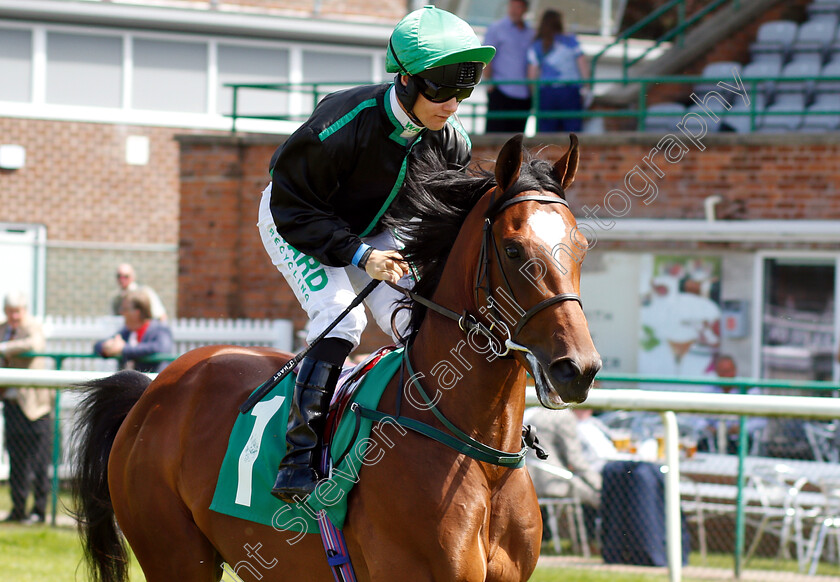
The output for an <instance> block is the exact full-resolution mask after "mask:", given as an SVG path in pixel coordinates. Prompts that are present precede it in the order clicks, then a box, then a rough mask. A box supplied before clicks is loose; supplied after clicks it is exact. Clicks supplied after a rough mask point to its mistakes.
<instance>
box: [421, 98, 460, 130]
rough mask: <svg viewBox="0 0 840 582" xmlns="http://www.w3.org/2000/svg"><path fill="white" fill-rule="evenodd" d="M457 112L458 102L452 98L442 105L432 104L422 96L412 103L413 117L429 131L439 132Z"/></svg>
mask: <svg viewBox="0 0 840 582" xmlns="http://www.w3.org/2000/svg"><path fill="white" fill-rule="evenodd" d="M456 111H458V100H457V99H455V97H453V98H452V99H450V100H449V101H445V102H444V103H434V102H432V101H429V100H428V99H426V98H425V97H424V96H423V95H422V94H420V95H419V96H418V97H417V101H416V102H415V103H414V115H415V116H417V119H419V120H420V122H421V123H422V124H423V125H424V126H425V127H426V128H427V129H430V130H431V131H440V130H441V129H443V127H444V126H445V125H446V120H447V119H449V118H450V117H452V115H453V114H454V113H455V112H456Z"/></svg>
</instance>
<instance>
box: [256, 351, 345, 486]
mask: <svg viewBox="0 0 840 582" xmlns="http://www.w3.org/2000/svg"><path fill="white" fill-rule="evenodd" d="M339 372H341V366H337V365H335V364H331V363H329V362H324V361H321V360H316V359H314V358H311V357H306V358H304V359H303V361H302V362H301V365H300V371H299V373H298V376H297V382H296V383H295V393H294V396H293V397H292V403H291V408H290V410H289V425H288V427H287V428H286V455H285V456H284V457H283V460H282V461H280V469H279V471H278V473H277V481H275V483H274V488H273V489H272V490H271V494H272V495H274V496H275V497H277V498H278V499H281V500H283V501H285V502H287V503H294V502H295V501H300V500H302V499H304V498H305V497H306V496H307V495H309V494H310V493H312V492H313V491H315V486H316V485H317V484H318V480H319V479H320V478H322V477H323V475H321V472H320V471H319V469H318V465H319V463H320V459H321V447H322V445H323V433H324V426H325V424H326V418H327V410H328V408H329V405H330V399H331V398H332V394H333V392H334V391H335V385H336V383H337V382H338V375H339Z"/></svg>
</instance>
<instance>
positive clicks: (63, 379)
mask: <svg viewBox="0 0 840 582" xmlns="http://www.w3.org/2000/svg"><path fill="white" fill-rule="evenodd" d="M86 355H87V354H86ZM107 375H109V373H102V372H67V371H60V370H28V369H9V368H4V369H0V386H37V387H55V388H59V389H62V388H67V387H69V386H73V385H77V384H79V383H81V382H84V381H88V380H91V379H94V378H101V377H104V376H107ZM150 376H152V377H153V376H154V375H150ZM596 380H597V381H599V382H600V383H602V384H603V383H628V382H630V383H637V382H645V383H648V384H650V383H663V384H664V383H667V384H687V385H689V384H693V385H696V384H706V385H709V384H717V385H726V386H738V387H740V388H741V389H742V390H744V389H746V388H747V387H753V386H757V387H760V386H764V387H772V388H789V389H803V390H830V391H835V392H840V385H838V384H832V383H829V382H788V381H782V380H765V379H757V378H717V379H716V378H671V377H649V376H640V375H629V374H599V375H598V377H597V378H596ZM527 401H528V403H529V404H535V403H536V397H535V395H534V394H533V392H529V394H528V396H527ZM579 406H580V407H586V408H594V409H602V410H640V411H653V412H659V413H661V414H662V418H663V425H664V428H665V434H664V438H665V460H664V466H665V467H667V468H668V470H667V475H666V493H665V495H666V499H665V502H666V531H667V540H668V541H667V544H668V557H669V571H670V576H671V580H672V581H678V580H680V577H681V568H682V561H681V555H682V554H681V543H682V542H681V535H680V518H679V514H680V492H679V463H680V457H679V449H678V443H677V439H678V430H677V424H676V423H677V421H676V417H675V415H674V413H675V412H695V413H698V412H699V413H710V414H735V415H739V416H740V418H741V427H740V428H741V432H740V453H739V460H738V463H739V467H738V476H737V485H738V495H737V498H736V526H735V527H736V546H735V574H736V576H739V575H740V572H741V566H742V563H741V556H742V554H743V550H744V505H745V501H744V496H743V489H744V485H745V483H744V481H745V478H744V455H745V450H746V431H745V430H744V425H743V418H744V415H752V416H781V417H801V418H812V419H838V418H840V398H814V397H809V396H769V395H749V394H728V395H723V394H708V393H696V392H674V391H653V390H639V389H623V388H620V389H603V388H599V389H596V390H593V391H592V392H591V393H590V395H589V397H588V399H587V401H586V402H585V403H584V404H581V405H579ZM56 417H58V410H57V411H56ZM57 420H58V418H57ZM58 428H59V426H58V425H57V426H56V429H57V430H58ZM60 443H61V440H60V438H57V439H56V448H58V447H60ZM53 475H54V478H53V492H52V494H53V506H52V508H53V516H52V523H53V525H54V524H55V510H56V503H55V499H56V495H57V491H58V456H55V457H54V464H53Z"/></svg>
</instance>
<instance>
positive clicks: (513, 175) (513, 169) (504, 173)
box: [495, 133, 522, 192]
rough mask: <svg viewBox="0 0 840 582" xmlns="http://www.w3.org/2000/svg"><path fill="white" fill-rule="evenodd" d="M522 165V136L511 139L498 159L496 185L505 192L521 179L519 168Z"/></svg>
mask: <svg viewBox="0 0 840 582" xmlns="http://www.w3.org/2000/svg"><path fill="white" fill-rule="evenodd" d="M521 165H522V134H521V133H518V134H516V135H515V136H513V137H512V138H510V139H509V140H508V141H507V143H506V144H505V145H504V146H503V147H502V151H500V152H499V157H498V158H496V172H495V173H496V185H497V186H498V187H499V189H500V190H501V191H502V192H504V191H505V190H507V189H508V188H510V187H511V186H513V185H514V184H515V183H516V181H517V180H518V179H519V167H520V166H521Z"/></svg>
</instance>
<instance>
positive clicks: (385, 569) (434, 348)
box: [74, 135, 601, 582]
mask: <svg viewBox="0 0 840 582" xmlns="http://www.w3.org/2000/svg"><path fill="white" fill-rule="evenodd" d="M578 160H579V155H578V144H577V138H576V137H575V136H574V135H572V136H571V146H570V147H569V149H568V151H567V152H566V153H565V155H564V156H562V158H561V159H559V160H558V161H557V162H556V163H554V164H552V163H550V162H548V161H545V160H539V159H536V158H535V157H532V156H531V154H530V153H529V152H527V151H526V150H525V149H524V148H523V145H522V136H521V135H520V136H516V137H514V138H512V139H511V140H509V141H508V142H507V143H506V144H505V145H504V147H503V148H502V150H501V151H500V153H499V156H498V158H497V160H496V164H495V170H494V172H491V171H488V170H484V169H482V168H479V169H477V170H472V171H470V172H468V173H465V172H461V171H455V170H450V169H447V168H445V167H442V166H441V164H440V162H436V161H435V160H431V159H427V160H422V159H417V160H416V161H415V160H414V159H413V160H412V163H414V164H415V168H414V170H415V172H414V178H413V179H411V180H409V181H408V182H407V183H406V186H405V187H406V188H407V191H406V192H404V198H405V202H406V205H407V206H406V207H404V209H405V210H406V212H405V214H406V216H410V217H412V218H413V220H410V219H400V218H397V217H392V218H390V219H389V220H390V221H392V223H393V224H394V225H396V226H398V227H399V229H400V230H401V231H402V232H404V233H405V236H404V239H405V244H406V247H405V250H404V254H405V256H406V258H407V259H408V260H409V261H410V263H411V264H413V265H414V266H415V267H416V268H417V270H418V273H419V280H418V283H417V285H416V287H415V293H416V294H417V295H416V297H425V298H426V299H428V300H431V302H432V303H430V304H429V305H431V306H432V308H427V307H423V306H420V305H419V304H418V303H416V302H414V301H412V302H411V308H412V329H413V330H415V332H413V333H412V334H411V337H410V356H409V360H410V362H411V365H412V366H413V369H414V370H417V371H418V372H422V373H423V374H425V379H424V380H423V381H422V383H423V384H424V385H425V390H426V392H427V393H431V394H434V400H435V405H436V407H437V410H436V411H437V412H440V413H442V415H444V416H445V418H447V419H448V420H449V422H451V423H452V424H453V425H455V426H457V427H458V428H460V429H461V430H462V431H463V432H465V433H467V434H468V435H469V436H470V437H472V438H473V439H475V440H476V441H479V442H480V443H482V444H484V445H487V446H489V447H493V448H495V449H498V450H500V451H504V452H510V453H511V454H512V453H513V452H515V451H518V450H520V447H521V445H522V416H523V412H524V409H525V394H526V369H527V370H528V371H530V372H531V373H532V374H533V375H534V377H535V378H536V384H537V392H538V396H539V398H540V402H541V403H542V404H543V405H544V406H547V407H549V408H560V407H562V406H565V405H567V404H569V403H578V402H582V401H583V400H584V399H585V398H586V396H587V393H588V391H589V389H590V386H591V384H592V380H593V378H594V376H595V374H596V373H597V372H598V370H599V368H600V365H601V364H600V357H599V355H598V353H597V351H596V350H595V347H594V345H593V343H592V339H591V336H590V334H589V329H588V326H587V323H586V318H585V317H584V314H583V309H582V305H581V303H580V298H579V293H580V288H579V279H580V260H581V259H582V257H583V252H584V248H585V246H586V244H585V238H584V237H583V235H581V233H580V232H579V231H577V230H576V229H575V226H576V223H575V219H574V217H573V215H572V213H571V212H570V210H569V208H568V205H567V203H566V202H565V199H564V198H565V197H564V190H565V189H566V188H568V187H569V185H570V184H571V183H572V181H573V180H574V178H575V174H576V172H577V167H578ZM417 219H419V220H417ZM575 241H576V244H575V246H572V243H573V242H575ZM563 248H568V249H572V250H573V251H574V252H566V251H564V252H562V253H561V252H559V250H560V249H563ZM513 303H515V304H516V305H515V306H514V305H513ZM434 306H442V307H444V308H446V310H449V312H450V313H451V312H454V313H457V314H463V317H461V318H459V319H460V321H455V320H453V319H451V318H449V317H444V316H442V315H441V314H440V312H435V311H436V310H434V309H433V307H434ZM512 312H515V314H514V315H513V316H511V317H512V319H513V321H511V320H508V323H507V324H506V323H505V319H506V317H505V315H506V314H507V315H509V316H510V315H511V313H512ZM517 317H518V320H517V319H516V318H517ZM465 321H472V323H473V325H472V326H471V327H469V329H470V331H471V332H472V331H474V330H475V329H479V330H484V334H483V335H481V336H480V337H479V336H478V335H475V337H472V338H468V337H467V335H465V333H464V330H465V329H468V328H467V327H466V326H465ZM479 324H480V325H479ZM470 339H472V341H467V340H470ZM290 357H291V355H290V354H287V353H282V352H278V351H276V350H272V349H268V348H251V347H238V346H209V347H203V348H199V349H196V350H193V351H190V352H187V353H186V354H184V355H183V356H181V357H179V358H178V359H177V360H175V361H174V362H173V363H172V364H170V365H169V366H168V367H167V368H166V369H165V370H164V371H163V372H162V373H160V374H159V375H158V376H157V378H156V379H155V380H154V381H152V382H151V384H149V381H148V378H146V377H145V376H142V375H140V374H137V373H133V372H128V371H123V372H120V373H117V374H116V375H113V376H111V377H108V378H105V379H101V380H96V381H94V382H91V383H88V385H87V386H86V387H85V388H86V390H87V392H86V395H85V399H84V401H83V403H82V404H81V410H82V415H81V427H82V429H83V430H82V431H81V432H80V433H79V434H78V435H77V436H78V442H79V451H80V458H79V460H78V463H77V466H78V473H77V474H76V476H75V480H74V482H75V491H76V498H77V502H78V505H77V511H78V512H79V517H80V530H81V534H82V539H83V545H84V549H85V553H86V559H87V561H88V564H89V566H90V569H91V570H92V577H93V579H94V580H96V581H101V582H121V581H122V580H124V579H125V578H126V575H127V548H126V547H125V542H124V541H123V538H122V536H123V535H124V538H125V540H127V542H128V544H129V545H130V547H131V549H132V550H133V552H134V554H135V556H136V557H137V560H138V561H139V563H140V566H141V567H142V569H143V572H144V574H145V576H146V580H148V582H169V581H171V580H177V581H179V582H211V581H215V580H219V578H220V575H221V570H220V566H221V564H222V562H223V561H224V562H227V563H228V564H231V565H234V564H238V563H244V562H247V563H248V564H250V565H251V566H252V568H250V569H248V570H244V569H243V570H239V571H238V574H239V575H240V576H242V578H243V579H244V580H246V582H249V580H250V579H260V578H262V577H267V579H270V580H295V581H298V580H306V581H315V582H318V581H329V580H332V579H333V578H332V573H331V570H330V569H329V567H328V565H327V562H326V559H325V556H324V549H323V547H322V545H321V539H320V537H319V536H318V535H317V532H315V534H306V535H301V536H300V538H301V539H300V541H299V542H298V543H294V544H291V540H290V538H291V537H292V536H297V535H298V534H297V533H295V532H288V531H281V530H276V529H274V528H273V527H269V526H265V525H260V524H257V523H252V522H250V521H245V520H241V519H238V518H234V517H229V516H227V515H223V514H220V513H216V512H214V511H211V510H210V509H209V506H210V502H211V499H212V498H213V494H214V488H215V484H216V479H217V476H218V473H219V470H220V466H221V464H222V459H223V456H224V454H225V450H226V447H227V442H228V435H229V432H230V430H231V427H232V426H233V423H234V420H235V419H236V416H237V414H238V407H239V406H240V404H241V403H242V402H243V401H244V400H245V399H246V398H247V397H248V395H249V393H250V392H251V391H252V390H253V389H254V388H255V387H256V386H258V385H260V384H261V383H262V382H264V381H265V380H267V379H268V378H270V377H271V375H272V373H273V372H275V371H276V370H277V369H278V368H280V367H281V366H282V365H283V364H284V363H286V362H287V361H288V360H289V358H290ZM441 366H443V367H444V368H446V374H444V373H443V371H442V370H443V368H441ZM417 377H420V376H417ZM456 379H457V380H458V381H457V383H456V382H455V381H454V380H456ZM435 380H437V382H435ZM407 387H408V384H405V385H401V384H400V375H399V374H397V375H396V376H395V377H394V378H393V379H392V380H391V382H390V384H389V385H388V386H387V388H386V390H385V392H384V394H383V397H382V399H381V401H380V404H379V411H381V412H384V413H385V414H393V413H394V412H395V409H396V406H397V401H398V397H399V396H400V394H401V393H402V392H401V391H403V390H404V389H405V391H406V394H407ZM407 401H408V399H405V402H403V403H402V410H403V414H404V415H405V416H410V417H413V418H414V419H416V420H418V421H421V422H424V423H426V424H428V425H431V426H433V427H436V428H439V429H440V430H444V431H445V430H446V428H445V427H444V424H443V423H442V422H441V421H440V420H439V419H438V417H436V416H435V415H434V414H433V412H435V411H433V410H430V409H429V407H410V406H409V405H408V404H407V403H406V402H407ZM391 436H393V439H392V442H390V443H386V442H384V439H389V436H388V435H384V434H382V433H376V432H372V433H371V438H372V439H374V440H375V441H378V442H379V444H380V446H382V450H383V451H385V454H384V455H382V457H381V459H380V461H379V462H377V463H376V464H373V465H367V466H364V467H363V468H362V470H361V472H360V475H359V481H358V484H357V485H356V486H355V487H354V489H353V490H352V491H351V494H350V496H349V499H348V510H347V519H346V521H345V524H344V534H345V537H346V540H347V547H348V549H349V553H350V556H351V558H352V561H353V566H354V567H355V571H356V575H357V577H358V579H359V580H364V581H386V580H387V581H391V580H394V579H398V578H400V577H408V578H410V579H411V580H414V581H424V580H428V581H436V582H442V581H449V580H452V581H456V580H457V581H483V580H487V581H520V580H527V579H528V578H529V577H530V576H531V574H532V572H533V570H534V568H535V567H536V563H537V558H538V556H539V551H540V543H541V537H542V521H541V517H540V511H539V506H538V504H537V498H536V495H535V493H534V488H533V485H532V484H531V480H530V478H529V476H528V472H527V470H526V469H525V468H522V467H520V468H510V467H505V466H498V465H496V464H492V463H488V462H484V461H479V460H476V459H474V458H472V457H470V456H467V455H465V454H462V453H460V452H458V451H456V450H453V449H452V448H449V447H447V446H444V445H443V444H441V443H440V442H435V441H434V440H431V439H429V438H427V437H426V436H423V435H421V434H417V433H415V432H412V431H406V432H405V434H402V435H400V434H398V433H394V434H392V435H391ZM254 569H256V575H255V572H254Z"/></svg>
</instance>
